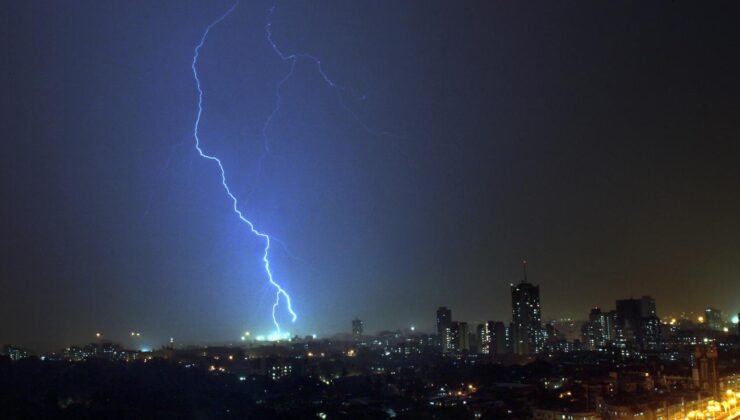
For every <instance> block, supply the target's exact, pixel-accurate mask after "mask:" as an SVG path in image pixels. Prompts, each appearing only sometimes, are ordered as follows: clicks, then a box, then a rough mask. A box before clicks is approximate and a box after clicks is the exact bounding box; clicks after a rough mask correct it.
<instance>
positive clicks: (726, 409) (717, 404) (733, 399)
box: [684, 389, 740, 420]
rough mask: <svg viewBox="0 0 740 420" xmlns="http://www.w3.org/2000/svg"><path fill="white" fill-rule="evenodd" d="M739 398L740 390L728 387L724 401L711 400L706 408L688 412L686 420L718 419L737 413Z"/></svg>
mask: <svg viewBox="0 0 740 420" xmlns="http://www.w3.org/2000/svg"><path fill="white" fill-rule="evenodd" d="M739 398H740V392H737V393H736V392H734V391H733V390H731V389H728V390H727V391H726V392H725V395H724V398H723V399H722V401H715V400H712V401H709V403H707V408H706V409H704V410H694V411H690V412H688V413H687V414H686V416H685V417H684V420H693V419H716V418H718V416H729V415H736V414H737V410H738V406H737V401H738V399H739ZM722 418H724V417H722ZM733 418H734V417H733Z"/></svg>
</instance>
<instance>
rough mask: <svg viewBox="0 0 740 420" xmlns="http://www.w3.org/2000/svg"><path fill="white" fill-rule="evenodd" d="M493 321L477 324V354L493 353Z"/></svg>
mask: <svg viewBox="0 0 740 420" xmlns="http://www.w3.org/2000/svg"><path fill="white" fill-rule="evenodd" d="M492 330H493V321H488V322H484V323H482V324H478V328H477V333H478V353H480V354H491V353H493V351H492V347H493V331H492Z"/></svg>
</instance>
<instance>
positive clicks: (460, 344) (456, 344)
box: [448, 321, 470, 351]
mask: <svg viewBox="0 0 740 420" xmlns="http://www.w3.org/2000/svg"><path fill="white" fill-rule="evenodd" d="M449 330H450V332H449V346H448V351H470V337H469V336H468V332H469V331H468V323H467V322H461V321H453V322H452V323H450V327H449Z"/></svg>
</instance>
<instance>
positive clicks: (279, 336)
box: [254, 331, 290, 341]
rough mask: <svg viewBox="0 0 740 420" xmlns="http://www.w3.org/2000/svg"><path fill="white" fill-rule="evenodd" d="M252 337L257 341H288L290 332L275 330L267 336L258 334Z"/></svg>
mask: <svg viewBox="0 0 740 420" xmlns="http://www.w3.org/2000/svg"><path fill="white" fill-rule="evenodd" d="M254 339H255V340H257V341H290V333H289V332H288V331H281V332H278V331H275V332H273V333H272V334H270V335H268V336H264V335H258V336H256V337H254Z"/></svg>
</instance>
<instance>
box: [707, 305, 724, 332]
mask: <svg viewBox="0 0 740 420" xmlns="http://www.w3.org/2000/svg"><path fill="white" fill-rule="evenodd" d="M704 322H705V324H706V326H707V328H709V329H710V330H714V331H721V330H722V328H723V327H724V321H723V320H722V311H720V310H719V309H715V308H707V309H706V310H705V311H704Z"/></svg>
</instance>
